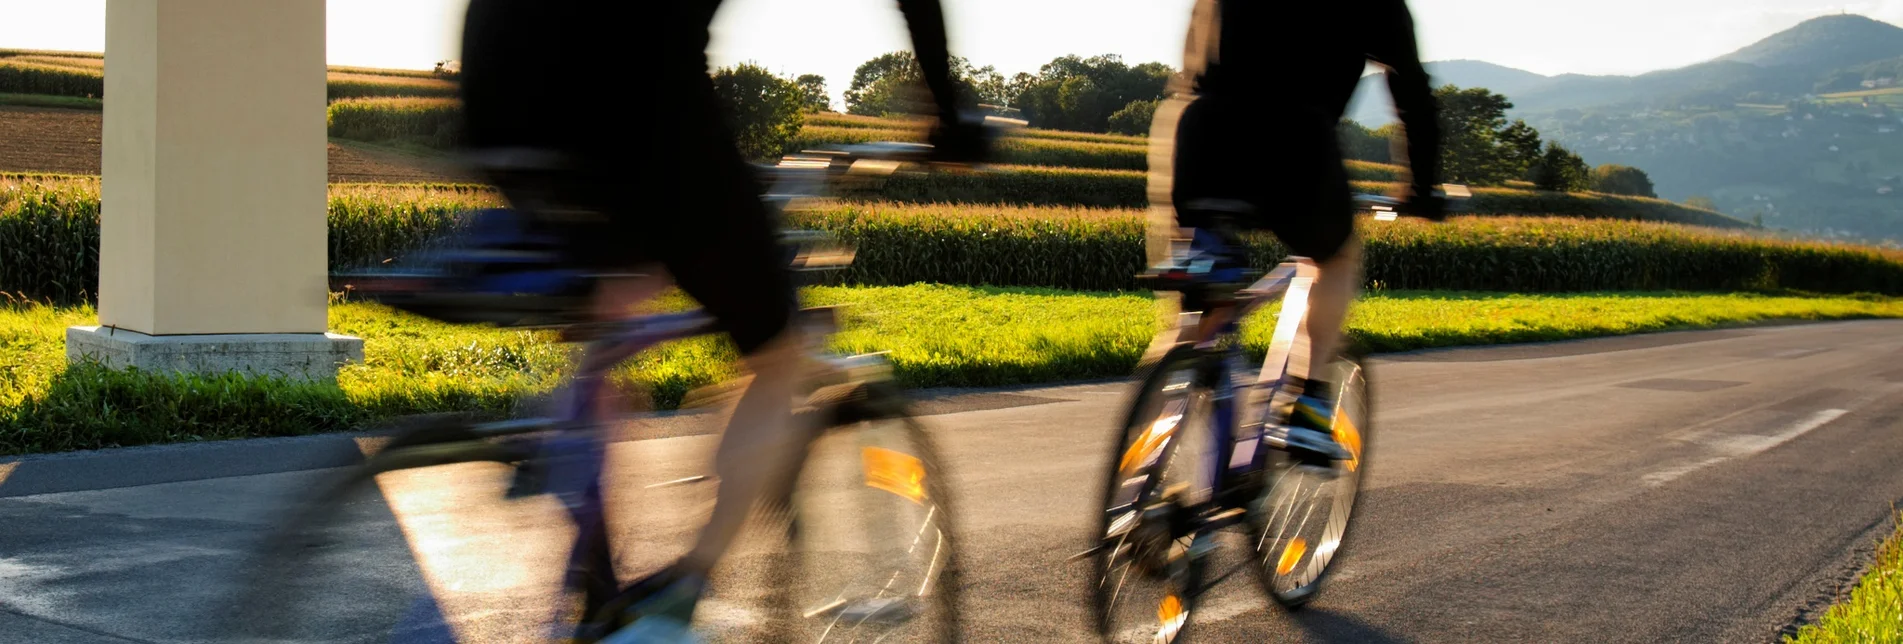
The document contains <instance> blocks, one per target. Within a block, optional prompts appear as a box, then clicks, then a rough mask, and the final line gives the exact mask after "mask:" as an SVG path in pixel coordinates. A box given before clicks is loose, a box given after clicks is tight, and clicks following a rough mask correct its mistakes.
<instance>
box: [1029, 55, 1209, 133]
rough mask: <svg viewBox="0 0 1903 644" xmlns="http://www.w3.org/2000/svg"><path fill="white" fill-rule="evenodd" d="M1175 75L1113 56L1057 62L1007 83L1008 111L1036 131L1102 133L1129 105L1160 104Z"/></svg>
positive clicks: (1156, 66)
mask: <svg viewBox="0 0 1903 644" xmlns="http://www.w3.org/2000/svg"><path fill="white" fill-rule="evenodd" d="M1174 73H1175V71H1174V70H1173V69H1171V68H1170V67H1169V66H1168V65H1165V64H1162V63H1144V64H1141V65H1137V66H1135V67H1131V66H1129V65H1125V64H1124V63H1123V59H1122V58H1120V57H1118V56H1115V55H1103V56H1093V57H1090V58H1081V57H1078V56H1060V57H1058V58H1055V59H1053V60H1051V62H1049V63H1045V64H1044V66H1043V67H1041V68H1039V70H1038V73H1037V74H1036V75H1035V76H1031V75H1027V74H1019V75H1017V76H1016V77H1013V78H1012V80H1011V85H1012V87H1013V88H1014V90H1015V92H1016V94H1015V95H1014V96H1013V97H1012V98H1013V100H1012V106H1013V107H1017V108H1019V109H1020V110H1022V111H1023V113H1024V115H1025V117H1026V118H1027V119H1029V120H1030V121H1031V122H1032V123H1033V124H1035V125H1037V126H1038V127H1043V128H1052V129H1061V130H1078V131H1085V132H1105V131H1109V129H1110V117H1111V115H1113V114H1116V113H1117V112H1118V111H1120V110H1122V109H1123V108H1125V107H1127V106H1129V105H1130V104H1131V103H1133V102H1136V101H1148V100H1156V99H1160V98H1162V97H1163V87H1164V85H1165V84H1166V83H1167V82H1168V81H1169V78H1170V76H1171V75H1172V74H1174ZM1146 129H1147V128H1146Z"/></svg>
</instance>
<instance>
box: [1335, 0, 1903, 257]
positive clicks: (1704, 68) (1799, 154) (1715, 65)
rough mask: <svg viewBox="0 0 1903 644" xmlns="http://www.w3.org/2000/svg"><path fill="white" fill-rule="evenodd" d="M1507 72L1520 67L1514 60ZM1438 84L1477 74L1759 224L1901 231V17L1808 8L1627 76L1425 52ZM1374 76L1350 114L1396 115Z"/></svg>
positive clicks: (1541, 116)
mask: <svg viewBox="0 0 1903 644" xmlns="http://www.w3.org/2000/svg"><path fill="white" fill-rule="evenodd" d="M1516 72H1517V73H1516ZM1428 73H1429V74H1431V75H1433V77H1434V78H1433V80H1434V84H1435V85H1437V86H1438V85H1445V84H1453V85H1458V86H1461V87H1486V88H1488V89H1492V90H1493V91H1495V92H1499V93H1501V94H1505V95H1506V96H1507V98H1509V99H1511V100H1512V101H1513V103H1514V106H1515V107H1514V109H1513V111H1512V113H1511V116H1512V117H1514V118H1524V119H1526V120H1527V122H1528V123H1530V124H1532V125H1533V126H1534V127H1536V128H1538V129H1539V131H1540V133H1541V135H1542V136H1543V137H1544V138H1547V139H1550V140H1555V141H1559V142H1561V143H1564V144H1566V145H1567V146H1568V147H1571V148H1572V149H1573V150H1574V151H1576V152H1578V153H1579V154H1580V155H1581V156H1583V157H1585V159H1586V161H1587V162H1588V163H1591V164H1595V165H1597V164H1603V163H1618V164H1622V165H1631V166H1636V167H1639V168H1642V169H1644V170H1645V171H1646V172H1647V173H1648V174H1650V175H1651V176H1652V180H1653V182H1654V184H1655V185H1656V186H1657V190H1658V193H1659V196H1661V197H1665V198H1667V199H1673V200H1681V199H1685V198H1687V197H1690V196H1694V195H1696V196H1705V197H1710V198H1711V199H1712V200H1714V201H1715V202H1716V203H1717V204H1718V206H1719V209H1720V210H1723V211H1724V212H1726V213H1727V214H1731V215H1733V216H1737V217H1741V218H1744V219H1747V220H1749V219H1754V218H1761V219H1762V221H1763V222H1764V224H1765V225H1767V226H1773V227H1777V228H1783V229H1787V230H1793V231H1800V232H1809V233H1813V234H1822V235H1827V236H1838V237H1851V238H1861V239H1865V240H1879V239H1892V240H1896V239H1903V27H1897V26H1895V25H1891V24H1888V23H1885V22H1881V21H1877V20H1872V19H1869V18H1866V17H1863V16H1854V15H1832V16H1823V17H1818V18H1812V19H1810V20H1806V21H1804V22H1802V23H1799V24H1797V25H1796V26H1793V27H1791V28H1790V29H1786V30H1784V31H1782V32H1779V33H1777V34H1773V35H1771V36H1770V37H1767V38H1764V39H1763V40H1760V41H1758V42H1756V43H1753V44H1751V45H1750V46H1747V47H1744V48H1742V49H1739V50H1737V51H1735V52H1732V53H1729V54H1726V55H1723V56H1719V57H1717V58H1714V59H1712V60H1709V61H1705V62H1702V63H1698V64H1694V65H1688V66H1685V67H1680V68H1676V69H1666V70H1659V71H1654V72H1650V73H1646V74H1640V75H1637V76H1587V75H1581V74H1562V75H1558V76H1551V77H1545V76H1540V75H1538V74H1531V73H1529V72H1521V71H1520V70H1513V69H1511V68H1507V67H1501V66H1499V65H1492V64H1488V63H1484V62H1479V61H1448V62H1445V63H1430V64H1429V68H1428ZM1391 105H1392V103H1391V102H1390V99H1389V97H1388V95H1387V89H1386V87H1385V83H1384V82H1383V81H1382V78H1381V77H1380V76H1378V75H1377V76H1371V77H1369V78H1365V79H1363V81H1362V85H1361V89H1360V91H1359V92H1358V93H1357V95H1356V98H1355V101H1354V102H1353V103H1351V105H1350V112H1349V116H1350V118H1353V119H1355V120H1356V121H1359V122H1361V123H1362V124H1363V125H1367V126H1369V127H1378V126H1380V125H1383V124H1386V123H1391V122H1393V120H1394V117H1393V114H1394V112H1393V108H1392V107H1391Z"/></svg>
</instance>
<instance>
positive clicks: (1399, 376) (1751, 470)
mask: <svg viewBox="0 0 1903 644" xmlns="http://www.w3.org/2000/svg"><path fill="white" fill-rule="evenodd" d="M1372 374H1373V378H1374V386H1375V388H1376V390H1375V394H1376V396H1377V398H1376V407H1377V409H1376V412H1375V417H1374V420H1375V423H1374V430H1373V432H1374V433H1373V435H1372V438H1371V441H1370V452H1371V454H1370V456H1371V462H1370V466H1369V467H1370V469H1369V478H1368V481H1367V484H1368V486H1369V488H1368V490H1367V492H1366V493H1365V496H1364V497H1363V499H1364V503H1363V505H1362V506H1361V509H1360V512H1362V514H1361V515H1360V517H1359V519H1358V523H1357V527H1356V532H1355V533H1354V535H1353V536H1352V537H1351V541H1350V543H1349V544H1348V546H1347V548H1348V549H1347V550H1346V551H1345V553H1344V555H1343V557H1342V558H1341V559H1339V560H1338V565H1339V566H1341V567H1340V568H1339V572H1338V573H1337V576H1336V577H1335V578H1334V580H1333V582H1332V585H1331V586H1330V587H1329V588H1328V590H1327V592H1326V593H1325V594H1324V596H1323V597H1322V598H1321V599H1319V600H1318V601H1317V602H1316V603H1315V604H1313V605H1311V607H1310V608H1309V609H1308V610H1306V611H1303V612H1300V613H1295V614H1289V613H1285V612H1280V611H1278V610H1274V609H1271V608H1270V606H1269V604H1268V603H1267V602H1266V601H1264V600H1263V599H1262V598H1261V596H1260V595H1259V594H1258V592H1257V590H1256V588H1255V586H1254V584H1253V580H1252V579H1251V578H1249V577H1248V576H1247V575H1246V574H1239V575H1236V576H1235V577H1234V578H1232V579H1230V580H1229V581H1227V582H1225V583H1224V584H1222V585H1221V586H1219V587H1218V588H1217V589H1216V590H1215V591H1214V592H1213V594H1212V595H1211V596H1210V597H1209V598H1208V599H1207V600H1205V603H1204V605H1203V607H1202V609H1201V610H1200V611H1199V612H1198V613H1197V614H1196V616H1195V620H1196V621H1195V624H1196V626H1195V627H1196V628H1197V629H1199V631H1198V632H1199V639H1200V640H1201V641H1210V642H1245V641H1246V642H1262V641H1317V642H1334V641H1342V642H1348V641H1353V642H1387V641H1410V642H1411V641H1420V642H1495V641H1498V642H1625V641H1631V642H1661V641H1687V642H1760V641H1775V640H1776V638H1777V636H1778V632H1779V630H1780V629H1782V628H1785V627H1787V626H1788V625H1789V624H1791V623H1792V622H1793V621H1795V620H1798V619H1802V618H1804V617H1806V616H1808V615H1812V614H1814V613H1815V611H1817V610H1818V609H1819V608H1821V607H1822V606H1824V605H1826V604H1828V602H1829V601H1830V600H1831V599H1832V598H1833V595H1834V594H1835V593H1838V592H1841V591H1842V590H1843V589H1845V588H1846V587H1847V585H1848V584H1849V583H1851V582H1852V581H1854V579H1855V576H1856V574H1857V568H1858V567H1859V566H1860V565H1862V564H1863V563H1864V562H1865V561H1866V560H1867V558H1868V556H1869V550H1870V548H1869V546H1870V545H1871V544H1872V543H1873V542H1874V541H1875V540H1876V539H1878V538H1879V537H1881V536H1882V535H1883V534H1885V531H1887V530H1889V529H1890V522H1889V513H1890V511H1891V508H1892V505H1893V504H1896V503H1898V502H1899V501H1900V500H1903V467H1899V464H1903V423H1899V418H1900V417H1903V322H1896V321H1861V322H1844V323H1828V324H1813V325H1800V326H1781V327H1760V328H1753V329H1737V330H1725V331H1707V332H1687V333H1669V334H1656V335H1648V336H1633V337H1627V338H1613V339H1605V340H1591V341H1583V342H1570V343H1558V344H1550V345H1526V346H1515V347H1499V348H1485V349H1460V350H1451V351H1438V352H1425V353H1418V354H1409V355H1391V356H1387V357H1385V358H1383V359H1379V360H1377V361H1376V362H1375V363H1374V364H1373V367H1372ZM1128 386H1129V385H1128V384H1127V383H1121V382H1119V383H1101V384H1086V385H1073V386H1065V387H1052V388H1039V389H1026V390H1014V391H1010V392H938V394H939V395H937V396H936V397H934V398H932V399H931V400H929V402H928V403H927V407H928V408H929V410H930V411H933V412H936V413H935V414H934V415H932V416H930V417H928V418H927V421H928V422H929V423H931V425H932V426H933V427H935V428H936V429H937V430H939V431H940V432H942V433H941V440H942V446H943V448H944V450H945V451H946V453H947V456H948V460H949V461H950V463H951V465H952V466H953V468H954V471H953V474H954V476H955V483H956V485H957V487H956V490H957V492H958V494H959V496H960V501H962V508H961V510H962V512H961V519H962V522H963V529H964V535H963V536H964V542H963V550H962V552H963V554H964V556H965V562H966V570H967V581H968V584H969V585H968V595H967V596H968V597H969V599H970V605H969V608H968V618H969V619H970V620H971V624H970V633H971V635H972V641H983V642H996V641H1011V642H1019V641H1025V642H1033V641H1035V642H1069V641H1078V642H1081V641H1090V640H1089V638H1088V637H1087V632H1086V631H1085V628H1084V619H1085V617H1084V616H1085V607H1084V604H1083V599H1084V586H1083V583H1084V578H1083V574H1084V570H1083V567H1082V564H1073V563H1066V561H1065V558H1066V557H1067V556H1068V555H1070V554H1072V553H1075V552H1077V551H1078V550H1080V549H1082V548H1083V547H1084V546H1085V545H1086V544H1087V543H1088V541H1089V539H1090V536H1089V531H1090V529H1091V524H1092V517H1093V512H1094V511H1095V510H1094V508H1092V507H1091V504H1092V502H1093V499H1094V496H1095V494H1096V493H1097V490H1096V486H1097V485H1098V481H1099V480H1100V477H1101V474H1102V469H1101V468H1102V467H1103V464H1104V462H1105V459H1106V456H1107V454H1106V452H1107V450H1108V449H1109V448H1110V444H1109V443H1110V441H1111V439H1112V435H1111V429H1112V426H1113V418H1114V417H1115V416H1116V414H1117V411H1118V409H1119V406H1120V405H1121V404H1122V403H1124V401H1125V396H1126V395H1127V390H1128ZM717 421H718V418H716V417H713V416H709V415H682V416H675V417H670V418H664V419H659V420H653V421H646V422H644V423H643V424H642V425H640V426H637V427H632V428H630V429H629V430H628V438H629V440H626V441H624V442H619V443H616V444H615V446H614V451H613V454H612V456H613V462H614V463H616V464H618V465H619V467H617V469H616V472H615V473H614V474H613V481H614V484H613V486H612V488H611V490H610V501H611V502H612V503H614V504H615V507H638V508H640V509H641V511H640V512H639V513H631V514H628V515H626V516H623V517H621V518H620V519H619V520H617V522H616V523H615V527H614V529H615V531H616V534H617V536H618V537H619V538H621V539H623V544H624V545H622V546H620V547H621V548H622V555H621V561H620V563H621V565H622V566H624V567H625V568H627V569H628V572H630V573H633V572H639V571H642V570H645V569H647V568H648V567H650V566H652V565H654V564H656V563H659V562H661V561H665V560H667V559H668V558H670V557H672V556H674V555H675V554H677V553H678V552H680V549H681V548H682V547H683V546H684V545H685V543H686V539H687V538H688V537H690V536H691V534H692V531H691V528H692V526H693V525H694V523H693V521H694V519H695V518H697V517H699V516H704V512H705V510H706V509H707V507H708V502H709V499H711V495H710V493H711V489H710V488H711V486H709V485H692V484H690V485H686V486H680V487H671V488H663V489H648V488H647V487H646V486H647V485H650V484H653V483H658V482H663V481H669V480H674V479H678V478H681V477H687V476H693V475H697V474H704V473H706V469H707V467H706V459H707V457H708V455H709V453H710V450H711V448H712V445H713V442H712V439H713V438H714V437H713V436H711V435H709V432H711V431H713V430H714V428H716V427H717V426H718V425H717ZM355 445H356V443H353V442H351V441H350V440H348V439H346V438H340V437H318V438H304V439H289V440H269V441H244V442H236V443H221V444H210V445H193V446H181V447H164V448H152V449H134V450H117V451H114V452H110V453H94V454H80V455H69V456H63V457H54V458H38V459H28V460H25V461H19V462H14V463H0V642H7V643H12V642H35V643H39V642H47V643H66V642H176V641H193V640H191V639H189V638H190V634H191V633H192V632H193V631H192V628H191V626H192V624H193V623H194V622H196V621H197V620H199V619H200V618H201V617H202V616H203V615H204V614H205V612H204V611H206V610H207V609H208V608H209V603H208V602H210V601H212V599H213V598H215V597H218V593H219V592H222V591H228V590H229V589H230V581H229V580H230V579H231V578H232V573H233V570H234V569H233V565H234V562H235V561H236V557H237V555H240V554H242V553H243V552H244V551H245V549H246V548H247V547H248V546H249V545H250V544H251V540H252V539H255V538H256V537H257V536H258V535H259V534H260V532H261V530H262V529H263V528H265V527H267V523H266V522H267V521H269V520H270V519H271V518H272V517H273V516H274V515H273V512H275V511H276V510H278V509H280V507H281V505H280V504H281V503H282V502H283V500H285V499H287V498H290V497H288V496H286V495H290V494H296V493H298V492H301V491H305V490H307V489H308V488H309V487H310V486H311V485H312V484H313V482H314V481H316V480H317V477H319V476H321V475H323V474H325V473H326V471H324V470H318V469H309V468H313V467H319V466H323V465H335V464H337V463H339V462H343V461H347V460H348V459H349V458H350V457H351V456H352V452H353V451H354V447H355ZM498 472H499V470H498V469H496V468H485V467H483V466H474V465H471V466H457V467H451V468H437V469H432V470H422V471H416V472H411V473H406V474H404V475H402V476H394V477H387V478H386V480H385V481H384V482H383V484H382V485H383V498H381V499H371V500H370V502H367V503H364V504H362V505H360V506H358V507H357V508H356V509H355V510H354V511H353V514H352V517H353V522H352V524H351V526H352V529H353V530H355V531H356V533H357V534H358V535H359V536H361V537H362V538H363V539H362V543H363V544H364V545H363V547H362V548H360V549H357V550H353V551H350V552H345V553H341V556H342V559H341V560H340V561H342V562H343V565H339V567H338V569H337V570H338V572H336V573H334V574H331V575H330V576H328V577H326V578H325V582H324V583H326V584H328V588H329V590H328V591H327V593H326V594H325V596H324V597H325V600H326V604H325V605H324V606H323V607H322V608H321V609H320V610H319V612H321V613H322V614H324V615H325V616H326V618H327V619H330V620H332V622H334V623H335V624H337V628H338V629H340V632H341V631H342V630H347V629H348V628H350V627H351V625H353V624H361V623H366V622H367V621H372V618H374V617H376V616H378V615H383V616H386V617H387V616H389V612H390V611H395V610H400V609H402V608H404V606H403V605H401V602H392V601H391V599H390V598H392V597H402V595H401V594H400V593H401V592H403V591H414V590H421V589H425V588H427V589H430V591H431V594H432V595H433V596H434V598H435V601H436V602H437V603H438V605H439V606H440V607H441V609H442V610H443V611H444V612H447V613H450V614H454V615H459V616H467V617H468V619H467V623H466V624H463V625H461V626H459V627H458V630H457V635H459V636H461V637H462V638H464V640H465V641H515V640H517V639H518V638H523V637H526V636H528V635H529V632H528V630H527V626H528V624H530V623H531V622H532V619H533V618H534V617H535V616H536V615H539V613H538V612H537V611H538V610H540V609H539V607H538V606H537V605H536V603H535V602H536V597H537V595H536V594H535V593H536V591H537V589H544V588H548V587H549V585H550V584H552V583H554V581H555V579H554V577H553V572H554V571H555V570H556V567H555V564H556V563H557V562H556V560H555V557H557V556H558V550H557V546H559V544H560V540H561V539H562V538H563V537H565V536H566V534H567V531H568V530H569V528H567V526H566V524H565V523H563V522H562V520H561V519H560V516H559V514H557V512H556V510H555V509H554V507H553V505H552V502H550V501H548V500H547V499H534V500H529V501H523V502H515V503H513V504H505V503H503V502H500V501H496V500H494V499H495V493H496V492H497V491H498V490H499V489H500V487H501V485H502V482H501V480H500V478H499V476H498ZM737 552H739V554H737V555H736V560H737V561H742V562H745V561H747V558H748V557H750V556H751V555H750V554H747V552H745V551H744V549H743V550H742V551H737ZM736 567H737V568H744V567H745V564H744V563H742V564H737V565H736ZM706 616H707V619H708V620H709V622H710V623H718V622H722V621H723V620H724V621H725V622H744V621H746V620H747V619H748V618H749V617H748V615H747V614H746V613H745V612H744V611H742V610H741V609H740V608H736V607H733V606H731V605H729V604H727V603H724V602H722V601H719V600H718V599H715V600H710V601H709V604H708V609H707V611H706Z"/></svg>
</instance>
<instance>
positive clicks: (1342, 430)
mask: <svg viewBox="0 0 1903 644" xmlns="http://www.w3.org/2000/svg"><path fill="white" fill-rule="evenodd" d="M1335 442H1337V443H1341V446H1342V447H1346V448H1348V453H1349V454H1353V455H1354V457H1353V458H1350V459H1348V471H1350V472H1352V471H1354V470H1355V468H1356V467H1357V466H1359V465H1361V430H1360V429H1357V428H1355V421H1354V420H1353V419H1350V418H1348V416H1346V415H1344V414H1342V413H1341V409H1340V408H1336V409H1335Z"/></svg>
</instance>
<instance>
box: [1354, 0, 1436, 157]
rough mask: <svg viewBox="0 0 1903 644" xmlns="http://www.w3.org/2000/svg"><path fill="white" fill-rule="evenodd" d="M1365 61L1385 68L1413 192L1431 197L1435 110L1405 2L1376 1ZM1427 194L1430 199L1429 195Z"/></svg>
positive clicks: (1432, 94) (1410, 13)
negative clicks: (1403, 132)
mask: <svg viewBox="0 0 1903 644" xmlns="http://www.w3.org/2000/svg"><path fill="white" fill-rule="evenodd" d="M1374 4H1375V5H1376V7H1375V9H1376V10H1375V11H1374V12H1373V15H1371V16H1369V18H1370V19H1371V24H1370V26H1371V27H1372V32H1373V33H1372V34H1371V36H1372V37H1371V38H1370V42H1372V43H1373V45H1372V46H1370V47H1369V52H1368V56H1369V58H1372V59H1374V61H1375V62H1377V63H1380V64H1381V65H1383V66H1385V67H1387V79H1388V93H1389V94H1390V95H1391V96H1393V97H1394V109H1395V112H1396V113H1397V115H1398V116H1399V117H1400V119H1401V127H1402V128H1404V129H1405V130H1406V133H1407V161H1408V171H1409V174H1411V175H1412V179H1413V186H1414V188H1415V190H1416V191H1417V194H1420V192H1419V191H1422V190H1428V191H1431V190H1432V189H1433V188H1434V187H1435V186H1438V185H1440V182H1441V171H1440V154H1441V149H1440V148H1441V131H1440V107H1439V104H1438V103H1437V102H1436V101H1435V99H1434V89H1433V87H1432V85H1431V81H1430V80H1429V79H1428V77H1427V69H1426V68H1425V67H1423V66H1422V65H1421V57H1420V50H1419V47H1418V46H1417V45H1416V44H1415V39H1414V15H1413V13H1412V12H1410V11H1409V10H1408V8H1407V3H1406V2H1405V1H1404V0H1376V2H1375V3H1374ZM1426 194H1431V192H1428V193H1426Z"/></svg>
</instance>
